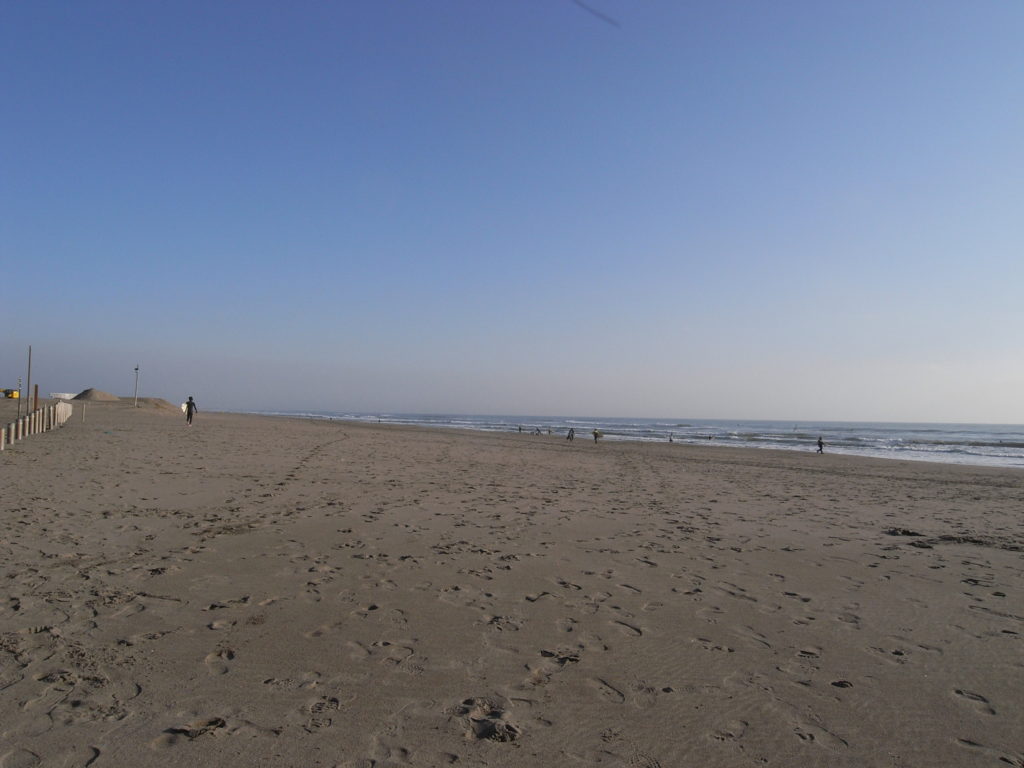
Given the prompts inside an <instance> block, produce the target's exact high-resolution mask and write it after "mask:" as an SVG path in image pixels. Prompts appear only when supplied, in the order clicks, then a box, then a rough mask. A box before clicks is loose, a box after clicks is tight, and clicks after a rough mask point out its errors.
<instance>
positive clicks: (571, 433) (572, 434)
mask: <svg viewBox="0 0 1024 768" xmlns="http://www.w3.org/2000/svg"><path fill="white" fill-rule="evenodd" d="M565 439H566V440H569V441H570V442H571V441H573V440H575V439H576V430H575V429H574V428H573V427H569V434H568V435H566V436H565Z"/></svg>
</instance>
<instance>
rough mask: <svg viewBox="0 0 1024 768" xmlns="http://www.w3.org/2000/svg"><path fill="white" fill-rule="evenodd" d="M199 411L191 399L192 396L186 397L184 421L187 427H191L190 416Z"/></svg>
mask: <svg viewBox="0 0 1024 768" xmlns="http://www.w3.org/2000/svg"><path fill="white" fill-rule="evenodd" d="M198 410H199V406H198V405H196V401H195V400H193V399H192V395H189V396H188V402H187V403H185V421H186V422H188V425H189V426H190V427H191V426H192V415H193V414H194V413H195V412H196V411H198Z"/></svg>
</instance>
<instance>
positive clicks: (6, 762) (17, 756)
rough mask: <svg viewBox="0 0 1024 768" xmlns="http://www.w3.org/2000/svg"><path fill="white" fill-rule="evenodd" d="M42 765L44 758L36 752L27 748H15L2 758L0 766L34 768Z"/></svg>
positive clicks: (5, 767)
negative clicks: (40, 757) (41, 758)
mask: <svg viewBox="0 0 1024 768" xmlns="http://www.w3.org/2000/svg"><path fill="white" fill-rule="evenodd" d="M36 765H42V760H40V759H39V755H37V754H36V753H35V752H30V751H29V750H27V749H15V750H12V751H10V752H8V753H7V754H6V755H4V756H3V757H2V758H0V766H2V767H3V768H33V766H36Z"/></svg>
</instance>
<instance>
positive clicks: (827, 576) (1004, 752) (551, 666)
mask: <svg viewBox="0 0 1024 768" xmlns="http://www.w3.org/2000/svg"><path fill="white" fill-rule="evenodd" d="M76 407H77V406H76ZM0 472H2V473H3V481H4V488H5V492H4V494H3V501H2V507H0V532H2V541H0V552H2V553H3V566H2V576H3V578H2V581H0V584H2V587H0V690H2V693H0V765H2V766H5V767H6V766H30V765H54V766H86V765H94V766H138V765H159V764H170V763H172V762H173V763H176V764H181V763H183V764H188V765H218V766H259V765H266V766H271V765H273V766H353V767H355V766H360V767H361V768H363V767H366V766H378V767H380V766H439V765H473V766H576V765H578V766H591V765H594V766H614V767H616V768H618V767H620V766H621V767H624V766H629V767H630V768H657V767H658V766H661V767H662V768H669V766H744V765H752V766H753V765H758V766H764V765H768V766H771V765H776V766H818V765H820V766H826V765H827V766H858V767H860V766H925V765H927V766H993V767H994V766H1006V765H1017V766H1021V765H1024V736H1022V730H1021V727H1020V715H1019V710H1020V707H1021V703H1022V702H1021V697H1022V694H1021V690H1022V683H1024V642H1022V641H1024V635H1022V633H1024V591H1022V589H1021V587H1022V574H1024V554H1022V545H1024V521H1022V516H1021V509H1022V508H1024V504H1022V502H1024V473H1021V472H1019V471H1014V470H992V469H982V468H969V467H957V466H943V465H929V464H917V463H914V464H911V463H903V462H885V461H873V460H867V459H853V458H849V457H841V456H829V455H825V456H816V455H814V454H811V453H807V454H796V453H776V452H768V451H731V450H727V449H714V448H690V447H683V446H670V445H667V444H658V445H641V444H622V443H619V444H612V443H610V444H600V445H595V444H593V443H592V442H587V441H577V442H575V443H573V444H569V443H567V442H566V441H564V440H562V439H559V438H557V437H546V436H545V437H534V436H529V435H518V434H516V435H512V434H509V435H505V434H474V433H455V432H445V431H431V430H420V429H412V428H395V427H390V428H389V427H377V426H364V425H356V424H348V423H344V424H339V423H327V422H315V421H301V420H287V419H271V418H260V417H251V416H238V415H225V414H209V413H205V412H200V414H199V415H198V417H197V419H196V424H195V425H194V426H193V427H192V428H188V427H186V426H185V424H184V419H183V418H182V417H181V415H180V413H177V414H172V413H170V412H165V411H161V410H158V409H132V408H126V407H124V404H122V403H110V404H106V403H101V402H96V403H93V402H90V404H89V406H88V418H87V420H86V421H85V423H82V422H80V421H79V420H77V419H74V418H73V419H72V421H71V422H70V423H69V424H68V425H67V426H66V427H64V428H63V429H61V430H58V431H57V432H53V433H48V434H45V435H40V436H36V437H34V438H32V439H30V440H26V441H23V442H22V443H19V444H17V445H16V446H13V447H12V448H11V449H9V450H8V451H5V452H4V454H2V455H0Z"/></svg>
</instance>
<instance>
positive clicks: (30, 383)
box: [18, 344, 32, 413]
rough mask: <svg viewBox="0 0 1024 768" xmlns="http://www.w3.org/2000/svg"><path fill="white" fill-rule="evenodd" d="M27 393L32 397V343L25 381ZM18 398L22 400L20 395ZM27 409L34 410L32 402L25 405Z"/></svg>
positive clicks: (29, 348) (27, 410) (27, 411)
mask: <svg viewBox="0 0 1024 768" xmlns="http://www.w3.org/2000/svg"><path fill="white" fill-rule="evenodd" d="M25 394H26V395H27V396H28V397H32V345H31V344H29V345H28V381H27V382H26V383H25ZM18 399H19V400H20V399H21V398H20V397H19V398H18ZM25 411H26V413H30V412H31V411H32V406H31V405H30V404H29V405H26V406H25ZM18 413H21V408H19V409H18Z"/></svg>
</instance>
